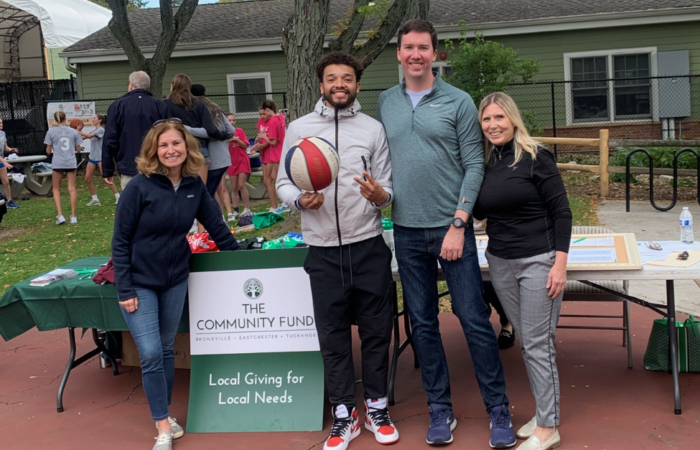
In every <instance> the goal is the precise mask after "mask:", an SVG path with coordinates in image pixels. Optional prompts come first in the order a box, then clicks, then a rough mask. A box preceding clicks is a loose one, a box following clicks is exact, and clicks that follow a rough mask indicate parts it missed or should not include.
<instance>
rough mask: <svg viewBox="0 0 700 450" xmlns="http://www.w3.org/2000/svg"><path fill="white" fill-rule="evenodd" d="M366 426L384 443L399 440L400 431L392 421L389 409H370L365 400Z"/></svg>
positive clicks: (387, 443)
mask: <svg viewBox="0 0 700 450" xmlns="http://www.w3.org/2000/svg"><path fill="white" fill-rule="evenodd" d="M365 428H367V429H368V430H369V431H371V432H372V433H373V434H374V438H375V439H376V440H377V442H379V443H380V444H383V445H389V444H393V443H395V442H398V440H399V431H398V430H397V429H396V426H395V425H394V423H393V422H392V421H391V417H390V416H389V410H388V409H387V408H383V409H374V408H373V409H369V408H368V406H367V401H365Z"/></svg>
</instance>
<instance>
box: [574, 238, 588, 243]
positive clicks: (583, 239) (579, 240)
mask: <svg viewBox="0 0 700 450" xmlns="http://www.w3.org/2000/svg"><path fill="white" fill-rule="evenodd" d="M585 240H586V238H585V237H582V238H580V239H576V240H575V241H574V244H576V243H577V242H581V241H585Z"/></svg>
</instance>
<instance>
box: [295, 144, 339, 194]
mask: <svg viewBox="0 0 700 450" xmlns="http://www.w3.org/2000/svg"><path fill="white" fill-rule="evenodd" d="M339 166H340V157H339V156H338V152H337V151H336V149H335V147H333V145H332V144H331V143H330V142H328V141H327V140H325V139H322V138H320V137H313V136H311V137H305V138H303V139H300V140H299V141H297V142H296V143H295V144H294V145H293V146H292V147H291V148H290V149H289V152H288V153H287V157H286V159H285V161H284V167H285V169H286V171H287V175H288V176H289V179H290V180H292V183H294V184H295V185H296V187H298V188H299V189H301V190H304V191H320V190H321V189H325V188H327V187H328V186H330V185H331V183H333V182H334V181H335V179H336V177H337V176H338V167H339Z"/></svg>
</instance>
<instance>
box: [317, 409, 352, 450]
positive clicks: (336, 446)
mask: <svg viewBox="0 0 700 450" xmlns="http://www.w3.org/2000/svg"><path fill="white" fill-rule="evenodd" d="M341 406H343V405H341ZM335 408H336V407H334V408H333V410H334V411H333V424H332V425H331V432H330V434H329V435H328V439H326V442H325V443H324V444H323V450H346V449H347V448H348V444H350V441H352V440H353V439H355V438H356V437H357V436H359V435H360V432H361V431H362V429H361V428H360V421H359V415H358V414H357V409H356V408H353V409H352V411H350V417H347V418H344V419H340V418H337V417H336V416H335Z"/></svg>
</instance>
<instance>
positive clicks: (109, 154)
mask: <svg viewBox="0 0 700 450" xmlns="http://www.w3.org/2000/svg"><path fill="white" fill-rule="evenodd" d="M118 104H119V101H118V100H117V101H116V102H114V103H112V104H111V105H110V106H109V108H108V109H107V123H106V124H105V135H104V137H103V138H102V176H103V177H104V178H108V177H112V176H114V158H116V156H117V151H118V150H119V126H118V123H119V120H120V118H119V117H118V110H119V108H118Z"/></svg>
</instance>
